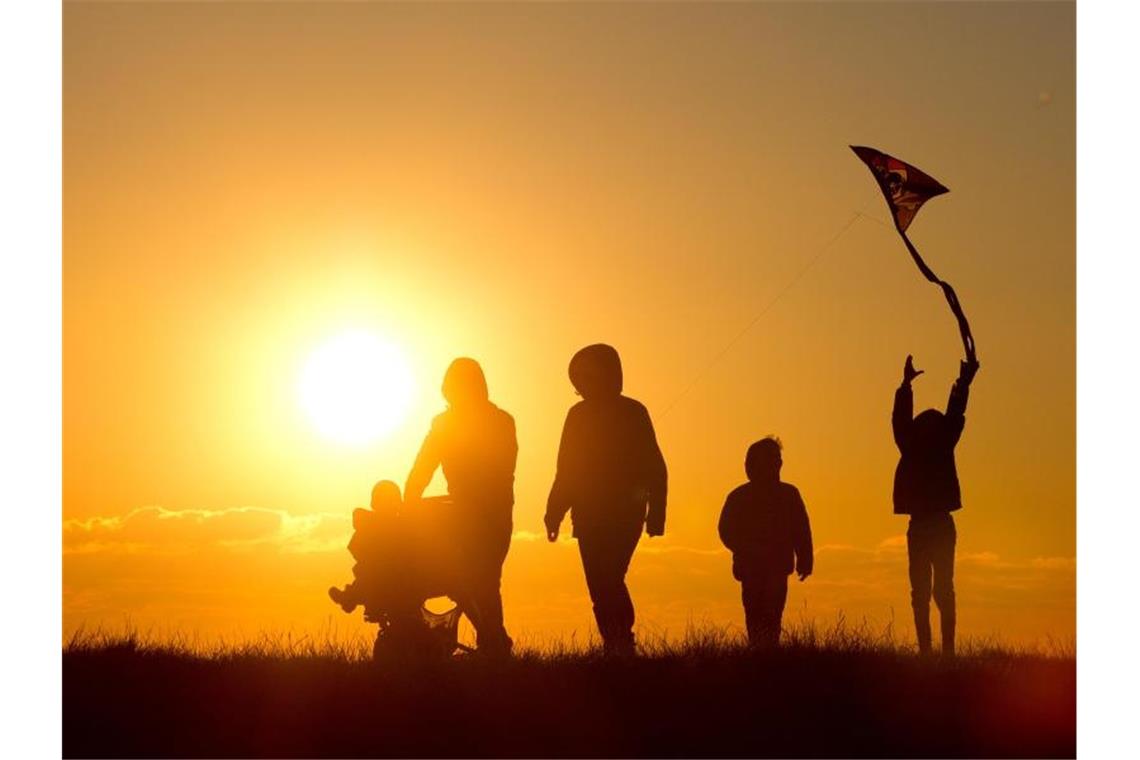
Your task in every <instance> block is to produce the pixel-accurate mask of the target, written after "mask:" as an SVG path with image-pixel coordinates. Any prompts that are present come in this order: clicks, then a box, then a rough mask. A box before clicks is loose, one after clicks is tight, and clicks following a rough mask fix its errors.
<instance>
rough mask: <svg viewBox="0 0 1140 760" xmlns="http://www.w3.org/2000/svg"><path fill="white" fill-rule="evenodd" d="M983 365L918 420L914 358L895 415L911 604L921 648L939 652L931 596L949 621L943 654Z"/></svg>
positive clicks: (964, 373) (948, 646)
mask: <svg viewBox="0 0 1140 760" xmlns="http://www.w3.org/2000/svg"><path fill="white" fill-rule="evenodd" d="M977 371H978V363H977V362H976V361H963V362H961V366H960V369H959V373H958V379H957V380H956V381H955V382H954V386H953V387H952V388H951V389H950V400H949V402H948V403H947V404H946V412H945V414H943V413H942V412H940V411H938V410H937V409H927V410H925V411H923V412H922V413H920V414H919V415H918V416H917V417H913V418H912V416H913V410H914V395H913V393H912V391H911V387H910V384H911V382H912V381H913V380H914V379H915V378H916V377H918V376H919V375H921V374H922V370H916V369H915V368H914V360H913V358H912V357H910V356H907V358H906V364H904V365H903V380H902V385H900V386H899V388H898V390H897V391H895V405H894V410H893V411H892V413H891V427H892V428H893V429H894V435H895V444H896V445H897V446H898V448H899V453H900V454H901V457H900V458H899V463H898V467H897V468H896V469H895V484H894V506H895V514H902V515H910V525H909V526H908V527H907V531H906V547H907V558H908V560H909V566H910V567H909V572H910V589H911V590H910V602H911V607H912V608H913V610H914V629H915V633H916V635H917V638H918V649H919V651H920V652H922V653H923V654H929V653H930V651H931V631H930V598H931V596H933V597H934V603H935V604H937V605H938V612H939V614H940V616H941V621H942V653H943V654H944V655H947V656H953V654H954V628H955V623H956V614H955V600H954V544H955V543H956V542H957V531H956V529H955V527H954V518H953V517H952V516H951V514H950V513H951V512H954V511H956V510H958V509H961V508H962V493H961V489H960V488H959V486H958V470H957V467H956V465H955V463H954V447H955V445H957V443H958V439H959V438H961V436H962V429H963V428H964V427H965V425H966V401H967V399H968V398H969V394H970V383H971V382H973V380H974V375H975V374H977Z"/></svg>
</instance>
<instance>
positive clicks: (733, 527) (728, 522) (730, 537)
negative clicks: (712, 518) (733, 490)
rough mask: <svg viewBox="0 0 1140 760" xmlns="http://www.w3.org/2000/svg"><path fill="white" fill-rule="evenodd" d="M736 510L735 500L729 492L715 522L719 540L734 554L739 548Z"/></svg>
mask: <svg viewBox="0 0 1140 760" xmlns="http://www.w3.org/2000/svg"><path fill="white" fill-rule="evenodd" d="M737 512H738V510H737V509H736V501H735V500H734V499H733V498H732V494H729V495H728V498H726V499H725V500H724V506H723V507H721V510H720V521H719V522H718V523H717V526H716V530H717V533H719V534H720V542H721V543H722V544H724V545H725V548H727V549H728V550H729V551H730V552H732V553H733V554H736V552H737V550H738V549H739V548H740V545H739V543H738V541H737V538H738V537H739V535H740V530H739V527H738V525H737V522H738V520H737Z"/></svg>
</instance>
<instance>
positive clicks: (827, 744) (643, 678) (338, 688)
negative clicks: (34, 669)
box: [63, 618, 1076, 757]
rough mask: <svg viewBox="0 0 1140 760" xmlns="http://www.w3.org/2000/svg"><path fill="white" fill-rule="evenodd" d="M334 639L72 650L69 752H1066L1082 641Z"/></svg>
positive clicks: (795, 634)
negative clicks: (429, 650)
mask: <svg viewBox="0 0 1140 760" xmlns="http://www.w3.org/2000/svg"><path fill="white" fill-rule="evenodd" d="M370 650H371V642H368V641H364V640H341V639H337V638H336V637H334V636H331V635H317V636H312V637H310V636H291V635H288V634H282V635H268V634H267V635H263V636H260V637H256V638H253V639H248V640H242V641H231V642H225V641H212V642H202V641H200V640H197V639H194V638H191V637H182V638H178V637H175V638H173V639H169V638H168V639H163V640H158V639H154V638H150V637H147V636H145V635H142V634H139V633H138V632H135V631H127V632H119V633H114V632H104V631H87V632H80V633H78V634H76V635H75V636H74V637H72V639H71V640H70V641H69V642H67V644H66V645H65V646H64V651H63V673H64V676H63V680H64V683H63V695H64V713H63V714H64V754H65V755H66V756H71V757H73V756H93V757H110V756H121V757H137V756H148V757H169V756H197V757H222V756H226V757H232V756H239V757H240V756H260V757H268V756H272V757H365V756H388V757H417V756H418V757H456V756H458V757H543V756H551V757H641V756H652V757H682V756H683V757H827V756H840V757H945V756H959V757H1071V756H1073V755H1074V754H1075V751H1076V729H1075V723H1076V714H1075V713H1076V710H1075V705H1076V661H1075V657H1074V651H1073V647H1072V646H1071V644H1048V645H1046V646H1044V647H1037V648H1015V647H1010V646H1008V645H1004V644H1002V643H1001V642H1000V641H996V640H993V639H974V640H964V641H963V642H962V643H961V646H960V656H959V657H957V658H955V659H953V660H943V659H942V658H937V657H936V658H920V657H918V656H916V655H915V654H914V653H913V650H912V649H911V648H909V647H908V646H904V645H903V644H901V643H900V642H899V641H898V640H897V639H896V638H895V636H894V635H893V632H892V628H891V627H890V626H888V627H886V628H884V629H883V630H875V629H873V628H872V627H871V626H869V625H868V624H866V623H865V622H860V623H855V624H852V623H849V622H848V621H846V620H845V619H843V618H839V619H838V620H836V621H834V622H832V623H830V624H828V625H825V626H817V625H816V624H814V623H812V622H802V623H800V624H799V625H796V626H793V627H792V628H791V629H790V630H789V631H787V632H786V633H785V636H784V645H783V646H782V647H781V648H780V649H779V650H776V651H770V652H755V651H751V650H749V649H748V648H747V647H746V646H745V645H744V642H743V641H742V640H741V639H740V638H739V637H738V636H735V635H733V634H732V633H731V632H730V631H728V630H726V629H721V628H715V627H701V628H696V627H694V628H691V629H690V630H688V631H686V632H685V634H684V635H683V636H682V637H681V638H679V639H672V638H668V637H666V636H664V635H652V636H644V635H643V638H642V640H641V641H640V643H639V650H640V656H638V657H636V658H628V659H612V658H605V657H603V656H602V655H601V653H600V651H599V650H598V649H597V648H596V647H593V646H590V644H589V643H582V642H578V641H574V640H571V641H569V642H567V641H550V642H545V643H541V644H536V645H533V646H522V647H519V651H518V653H517V656H516V657H514V658H512V659H510V660H508V661H496V660H488V659H484V658H481V657H477V656H466V657H457V658H454V659H453V660H452V661H448V662H443V663H436V664H426V665H417V666H412V665H410V664H407V663H404V664H401V663H383V664H380V663H375V662H372V661H371V660H370Z"/></svg>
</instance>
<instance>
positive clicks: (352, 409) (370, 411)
mask: <svg viewBox="0 0 1140 760" xmlns="http://www.w3.org/2000/svg"><path fill="white" fill-rule="evenodd" d="M414 388H415V383H414V380H413V378H412V371H411V368H410V366H409V364H408V360H407V358H406V357H405V356H404V353H403V352H402V351H401V350H400V349H399V347H397V346H396V345H394V344H392V343H390V342H388V341H386V340H384V339H382V338H380V337H378V336H376V335H374V334H372V333H368V332H364V331H352V332H345V333H342V334H340V335H337V336H335V337H333V338H331V339H330V340H328V341H327V342H325V343H323V344H321V345H320V346H318V347H317V348H316V349H315V350H314V351H313V353H312V354H310V355H309V358H308V359H307V360H306V362H305V364H304V366H303V367H302V369H301V373H300V376H299V378H298V382H297V399H298V401H299V403H300V405H301V408H302V409H304V411H305V413H306V414H307V415H308V417H309V419H310V421H311V422H312V423H313V426H314V427H315V428H316V429H317V431H318V432H319V433H320V434H321V435H322V436H324V437H325V438H328V439H329V440H332V441H335V442H337V443H342V444H348V445H354V446H360V445H364V444H368V443H372V442H374V441H376V440H379V439H381V438H383V437H384V436H386V435H388V434H389V433H391V432H392V431H393V430H395V429H396V428H397V427H398V426H399V425H400V423H401V422H403V421H404V419H405V418H406V417H407V415H408V411H409V410H410V408H411V404H412V396H413V391H414Z"/></svg>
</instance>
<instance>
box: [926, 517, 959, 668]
mask: <svg viewBox="0 0 1140 760" xmlns="http://www.w3.org/2000/svg"><path fill="white" fill-rule="evenodd" d="M957 538H958V536H957V531H956V530H955V528H954V518H953V517H952V516H950V515H949V514H947V515H946V521H945V522H944V523H939V525H938V532H937V533H936V534H934V535H933V536H932V541H931V559H932V563H933V567H934V586H933V596H934V603H935V604H937V605H938V614H939V617H940V618H941V622H942V654H944V655H949V656H953V655H954V628H955V626H956V624H957V611H956V610H955V606H956V603H955V598H954V545H955V544H956V543H957Z"/></svg>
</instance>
